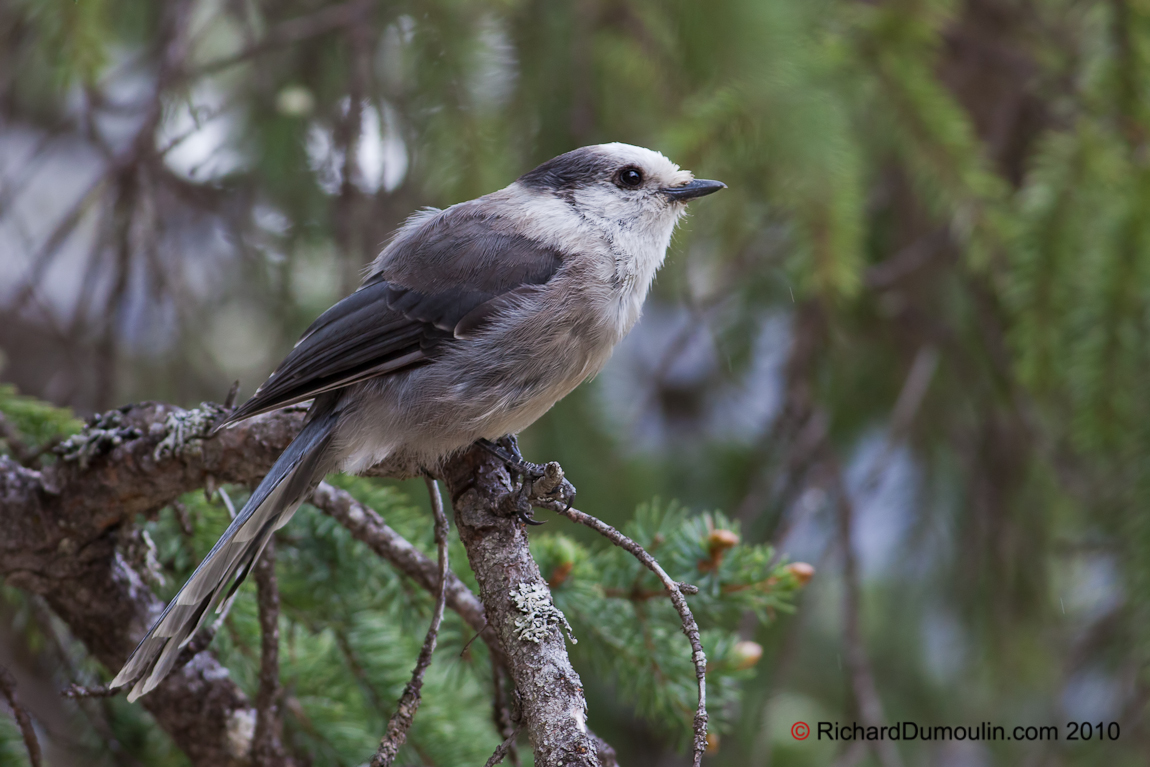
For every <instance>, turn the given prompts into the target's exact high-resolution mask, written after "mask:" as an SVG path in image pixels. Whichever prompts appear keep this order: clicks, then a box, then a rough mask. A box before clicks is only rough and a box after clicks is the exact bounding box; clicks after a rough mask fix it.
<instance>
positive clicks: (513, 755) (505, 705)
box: [491, 663, 522, 767]
mask: <svg viewBox="0 0 1150 767" xmlns="http://www.w3.org/2000/svg"><path fill="white" fill-rule="evenodd" d="M491 676H492V682H493V683H494V688H495V690H494V692H495V695H494V697H493V699H492V704H493V708H494V710H493V711H492V715H493V719H494V721H495V729H496V730H498V731H499V734H500V735H502V736H503V737H504V738H508V739H510V740H511V744H510V745H509V746H508V749H509V750H508V755H509V758H510V761H511V764H513V765H514V766H515V767H519V747H518V745H516V743H517V741H516V740H515V738H514V735H515V733H516V732H518V731H519V728H520V727H521V726H522V716H521V713H522V712H520V711H518V710H516V711H515V712H512V710H511V703H510V701H509V700H508V695H507V688H508V687H510V688H511V692H512V694H513V695H514V693H515V683H514V682H513V681H512V680H511V673H510V672H509V671H508V670H507V669H506V668H504V667H503V665H502V664H496V663H493V664H492V665H491Z"/></svg>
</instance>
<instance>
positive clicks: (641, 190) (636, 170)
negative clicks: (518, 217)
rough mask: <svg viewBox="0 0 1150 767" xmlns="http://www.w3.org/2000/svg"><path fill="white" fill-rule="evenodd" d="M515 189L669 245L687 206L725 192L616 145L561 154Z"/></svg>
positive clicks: (655, 156) (648, 153)
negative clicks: (552, 199) (556, 200)
mask: <svg viewBox="0 0 1150 767" xmlns="http://www.w3.org/2000/svg"><path fill="white" fill-rule="evenodd" d="M519 184H521V185H523V186H525V187H528V188H530V189H532V190H533V191H536V192H542V193H551V194H554V195H556V196H558V197H560V198H562V199H564V200H566V201H567V202H568V203H569V204H570V205H571V206H572V207H574V208H575V209H576V210H577V211H578V212H579V213H580V215H583V216H586V217H589V218H593V219H595V220H597V221H599V222H603V223H607V222H612V223H614V224H616V225H618V226H619V227H620V228H621V229H622V230H624V231H626V230H632V231H636V230H637V231H636V233H639V232H642V234H644V235H647V236H654V237H656V238H658V239H663V236H664V235H665V237H666V239H668V240H669V239H670V235H671V231H672V230H673V229H674V228H675V222H676V221H678V219H679V217H680V216H681V215H682V214H683V212H684V211H685V210H686V207H687V202H688V201H690V200H693V199H695V198H696V197H702V196H704V195H708V194H711V193H712V192H717V191H718V190H720V189H724V188H726V184H723V183H722V182H719V181H706V180H704V179H696V178H695V177H694V176H693V175H692V174H691V172H690V171H687V170H682V169H680V168H679V166H678V165H676V164H675V163H673V162H671V161H670V160H668V159H667V158H666V157H664V156H663V155H662V154H660V153H659V152H655V151H652V150H650V149H644V148H643V147H639V146H632V145H630V144H620V143H613V144H597V145H595V146H586V147H582V148H581V149H576V150H573V151H571V152H567V153H566V154H561V155H559V156H558V157H555V158H554V159H551V160H548V161H547V162H545V163H543V164H542V165H540V166H539V167H537V168H535V169H534V170H532V171H530V172H529V173H526V174H524V175H523V176H521V177H520V178H519Z"/></svg>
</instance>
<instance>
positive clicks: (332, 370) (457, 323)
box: [224, 209, 563, 424]
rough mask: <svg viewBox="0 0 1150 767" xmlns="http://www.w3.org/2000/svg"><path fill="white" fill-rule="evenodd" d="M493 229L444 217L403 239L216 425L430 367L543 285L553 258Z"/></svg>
mask: <svg viewBox="0 0 1150 767" xmlns="http://www.w3.org/2000/svg"><path fill="white" fill-rule="evenodd" d="M496 222H497V220H496V219H493V218H492V217H490V216H485V215H481V214H479V213H478V212H476V211H474V210H472V209H468V210H464V211H458V212H457V211H456V210H455V209H448V210H446V211H444V212H443V213H441V214H439V215H437V216H434V217H432V218H430V219H424V220H423V222H422V223H421V224H420V226H419V227H418V228H417V229H416V231H414V232H413V233H410V234H406V233H405V236H404V237H403V239H402V240H401V241H399V242H397V243H396V247H394V249H389V250H391V252H388V253H387V260H386V261H385V262H384V263H383V265H382V266H381V267H380V268H379V271H377V272H376V274H374V275H373V276H372V277H370V278H369V279H368V280H367V282H366V283H365V284H364V286H363V287H361V288H360V289H359V290H357V291H356V292H355V293H352V294H351V295H350V296H348V297H347V298H345V299H343V300H342V301H340V302H339V303H337V304H336V305H335V306H333V307H332V308H330V309H328V310H327V311H326V312H324V313H323V314H322V315H321V316H320V317H319V319H317V320H316V321H315V322H314V323H313V324H312V326H311V327H310V328H308V330H307V331H306V332H305V333H304V335H303V337H302V338H301V339H300V341H299V343H297V344H296V346H295V348H294V349H293V350H292V351H291V353H290V354H288V356H287V358H286V359H284V361H283V362H282V363H280V365H279V367H278V368H276V370H275V372H274V373H272V375H271V376H270V377H269V378H268V380H267V381H266V382H265V383H264V385H263V386H261V387H260V388H259V389H258V390H257V391H256V393H255V394H254V395H253V396H252V398H251V399H249V400H248V401H247V402H246V403H244V404H243V405H242V406H241V407H239V408H237V409H236V411H235V412H234V413H232V415H231V416H230V417H229V418H228V420H227V421H225V422H224V423H225V424H227V423H233V422H235V421H239V420H242V419H244V418H249V417H251V416H253V415H257V414H259V413H266V412H268V411H271V410H276V409H278V408H281V407H285V406H287V405H291V404H294V403H297V402H302V401H304V400H307V399H311V398H312V397H315V396H316V395H317V394H321V393H323V392H326V391H331V390H333V389H339V388H342V387H344V386H349V385H351V384H353V383H357V382H359V381H363V380H366V379H368V378H374V377H376V376H381V375H387V374H389V373H394V372H397V371H399V370H404V369H407V368H410V367H413V366H415V365H425V364H429V363H432V362H434V360H435V358H436V353H437V351H438V350H439V349H440V348H441V347H442V346H443V345H444V344H450V343H454V342H457V341H458V339H460V338H463V337H465V336H466V334H467V333H470V332H473V331H474V330H475V329H476V328H477V327H479V326H481V325H482V324H483V322H484V321H485V320H486V319H487V318H489V317H490V315H491V314H492V311H493V307H495V306H497V305H498V303H499V299H501V298H503V297H505V296H507V295H508V294H510V293H513V292H515V291H517V290H521V289H523V288H525V287H527V286H531V285H541V284H543V283H545V282H547V281H548V280H550V279H551V277H552V276H553V275H554V274H555V273H556V272H557V271H558V270H559V268H560V266H561V265H562V263H563V258H562V254H561V253H560V252H559V251H557V250H555V249H553V248H549V247H547V246H544V245H543V244H541V243H539V242H537V241H535V240H532V239H530V238H527V237H523V236H519V235H514V234H508V233H506V232H501V231H497V230H496V229H495V228H493V227H494V226H495V224H496Z"/></svg>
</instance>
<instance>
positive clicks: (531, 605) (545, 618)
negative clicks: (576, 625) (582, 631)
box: [511, 582, 579, 644]
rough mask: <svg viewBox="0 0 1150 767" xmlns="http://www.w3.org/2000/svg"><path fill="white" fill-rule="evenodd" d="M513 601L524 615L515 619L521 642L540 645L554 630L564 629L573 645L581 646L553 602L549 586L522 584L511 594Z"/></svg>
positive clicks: (517, 634)
mask: <svg viewBox="0 0 1150 767" xmlns="http://www.w3.org/2000/svg"><path fill="white" fill-rule="evenodd" d="M511 600H512V601H513V602H515V607H516V609H518V610H519V612H521V613H523V617H522V618H516V619H515V631H516V636H517V637H518V638H519V640H520V641H523V642H534V643H535V644H539V643H540V642H542V641H543V640H544V639H545V638H546V637H547V636H549V635H550V634H551V632H552V630H555V629H558V628H562V630H563V631H564V632H565V633H566V634H567V638H568V639H570V640H571V644H579V640H577V639H576V638H575V633H574V632H573V631H572V629H571V624H570V623H568V622H567V617H566V616H564V615H563V613H562V612H561V611H560V610H559V608H558V607H556V606H555V604H554V603H553V602H552V601H551V591H550V590H549V589H548V588H547V584H545V583H530V584H529V583H526V582H524V583H520V584H519V588H518V589H516V590H515V591H513V592H512V593H511Z"/></svg>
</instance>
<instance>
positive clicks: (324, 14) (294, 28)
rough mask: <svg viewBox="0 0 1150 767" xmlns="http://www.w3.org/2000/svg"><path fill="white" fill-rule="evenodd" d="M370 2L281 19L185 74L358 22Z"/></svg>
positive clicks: (224, 66)
mask: <svg viewBox="0 0 1150 767" xmlns="http://www.w3.org/2000/svg"><path fill="white" fill-rule="evenodd" d="M371 6H372V3H371V2H370V0H352V2H349V3H342V4H340V5H332V6H328V7H326V8H323V9H321V10H319V11H316V12H315V13H310V14H308V15H306V16H300V17H297V18H294V19H289V20H287V21H282V22H280V23H279V24H277V25H276V26H274V27H272V28H271V29H270V30H269V31H268V33H267V34H266V35H264V37H263V39H262V40H260V41H259V42H258V43H255V44H253V45H252V46H250V47H248V48H245V49H244V50H242V51H240V52H239V53H237V54H235V55H232V56H227V57H224V58H220V59H216V60H215V61H209V62H208V63H207V64H204V65H203V66H202V67H199V68H198V69H196V70H194V71H191V72H187V73H186V76H187V77H190V78H196V77H203V76H205V75H210V74H214V73H216V72H219V71H220V70H223V69H227V68H228V67H233V66H235V65H236V64H240V63H242V62H245V61H247V60H249V59H252V58H255V57H256V56H260V55H262V54H264V53H266V52H268V51H270V50H273V49H275V48H284V47H287V46H289V45H292V44H294V43H299V42H302V41H304V40H308V39H310V38H313V37H319V36H320V35H324V34H327V33H328V32H332V31H335V30H337V29H340V28H342V27H347V26H349V25H351V24H355V23H356V22H359V21H361V20H362V19H363V17H364V14H365V13H366V12H367V11H368V10H370V8H371Z"/></svg>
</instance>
